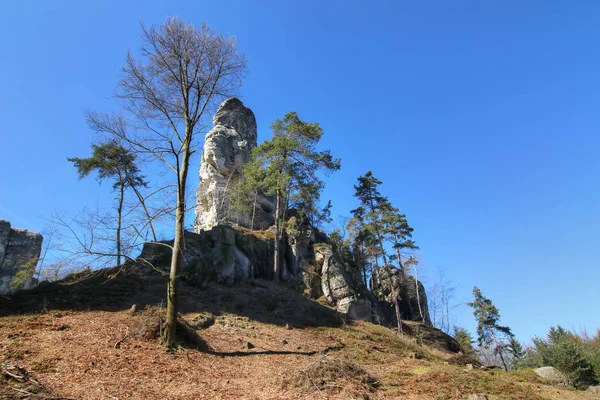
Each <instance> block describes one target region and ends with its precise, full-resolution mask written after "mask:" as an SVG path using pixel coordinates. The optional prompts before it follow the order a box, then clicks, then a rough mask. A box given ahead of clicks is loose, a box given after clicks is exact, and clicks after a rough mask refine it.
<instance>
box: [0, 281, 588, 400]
mask: <svg viewBox="0 0 600 400" xmlns="http://www.w3.org/2000/svg"><path fill="white" fill-rule="evenodd" d="M157 287H158V286H157ZM160 288H161V292H162V288H163V286H162V285H160ZM146 289H147V290H148V287H146ZM103 290H104V289H103ZM107 290H108V292H110V290H109V289H107ZM82 291H83V292H85V290H83V289H82V290H80V292H79V293H80V294H81V292H82ZM46 294H47V293H46ZM136 296H137V297H136ZM145 296H146V297H144V298H145V299H146V300H148V299H153V301H154V302H155V303H156V300H157V298H155V297H152V296H148V292H146V293H145ZM295 296H296V294H292V293H291V292H290V291H289V290H288V289H286V288H281V287H274V286H272V284H271V283H269V282H267V283H258V284H257V283H254V284H247V285H243V286H241V287H233V288H224V287H220V286H215V287H211V288H208V289H206V290H202V291H199V290H198V289H195V288H184V290H183V293H182V297H185V299H186V301H185V302H183V303H184V304H182V310H183V311H184V314H183V317H184V318H185V319H186V320H187V321H188V322H189V323H190V326H193V327H195V328H194V329H197V334H198V335H199V336H200V337H201V338H202V341H203V342H204V345H202V346H198V343H194V342H188V343H187V344H186V342H185V341H183V339H182V343H183V346H182V347H181V348H180V349H178V350H177V351H174V352H171V353H168V352H165V350H164V349H163V348H162V346H161V345H160V343H159V339H158V335H159V333H160V332H158V331H157V329H160V328H159V327H160V325H159V323H158V320H157V318H158V317H157V315H159V314H160V308H159V304H150V303H146V304H142V303H140V302H139V300H143V298H142V297H140V293H137V294H136V295H135V296H133V295H131V293H128V294H127V296H125V297H123V298H122V299H121V300H122V301H121V303H119V304H120V305H118V304H117V302H113V303H114V304H113V305H112V306H111V309H110V310H106V309H102V308H107V307H100V306H99V305H100V304H96V305H95V306H91V305H90V306H89V310H82V309H81V308H82V306H83V303H80V304H78V306H77V307H76V308H79V310H69V309H68V308H69V307H68V305H67V304H64V305H63V306H61V307H54V308H52V307H48V303H49V301H47V300H46V301H42V300H41V299H39V301H40V302H41V303H40V304H43V305H44V308H43V309H42V310H41V312H40V311H38V312H31V309H30V307H29V306H31V305H32V304H34V302H33V300H31V299H30V300H29V301H28V302H27V304H28V306H27V307H28V308H27V313H26V314H20V313H18V312H16V311H13V312H10V311H9V310H7V309H6V308H5V309H4V310H2V311H1V313H2V314H3V315H4V316H3V317H0V398H2V399H90V400H92V399H119V400H120V399H144V400H151V399H460V398H465V399H466V398H467V397H468V395H470V394H475V393H483V394H486V395H488V398H489V399H490V400H495V399H524V400H525V399H531V400H537V399H556V400H558V399H561V400H571V399H594V398H598V395H592V394H591V393H583V392H576V391H574V390H569V389H559V388H554V387H552V386H548V385H546V384H543V383H542V382H541V381H539V380H538V378H536V377H535V376H534V374H533V373H532V372H508V373H507V372H503V371H498V370H493V371H481V370H477V369H475V370H467V369H466V368H465V367H464V366H458V365H450V364H449V363H448V362H447V361H446V360H447V358H448V357H449V356H450V355H449V354H446V353H443V352H441V351H438V350H432V349H428V348H425V347H421V346H418V345H417V344H416V341H415V340H414V339H412V338H408V337H399V336H397V335H395V334H394V333H393V331H392V330H390V329H388V328H384V327H380V326H376V325H372V324H368V323H363V322H354V323H352V322H349V321H346V320H345V319H343V318H341V317H340V316H339V314H337V313H336V312H335V311H334V310H332V309H330V308H328V307H326V306H324V305H323V304H320V303H319V302H316V301H312V300H308V299H305V298H303V297H302V296H301V295H298V296H299V297H295ZM84 297H85V296H84ZM158 297H160V296H158ZM134 300H136V301H138V302H136V303H135V304H137V308H138V311H137V312H135V313H131V311H130V307H131V305H132V304H134V303H133V301H134ZM11 301H12V300H11ZM55 303H56V304H62V302H61V301H56V302H55ZM0 305H2V306H6V305H9V306H10V305H11V303H10V302H4V303H1V304H0ZM15 307H16V306H15ZM48 308H50V309H48ZM119 308H120V309H119ZM157 310H158V312H157ZM594 396H595V397H594Z"/></svg>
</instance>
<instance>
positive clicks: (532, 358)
mask: <svg viewBox="0 0 600 400" xmlns="http://www.w3.org/2000/svg"><path fill="white" fill-rule="evenodd" d="M520 366H522V367H543V366H551V367H554V368H556V369H558V370H559V371H561V372H562V373H564V374H565V375H566V376H567V378H568V379H569V381H570V383H571V384H572V385H573V386H575V387H576V388H578V389H585V388H586V387H587V386H590V385H594V384H597V383H598V375H597V374H596V372H595V371H594V367H593V360H590V358H589V357H586V354H585V348H584V346H583V343H582V342H581V340H580V339H579V338H578V337H577V336H576V335H574V334H573V333H571V332H569V331H567V330H566V329H564V328H562V327H561V326H557V327H551V328H550V330H549V332H548V335H547V336H546V338H545V339H543V338H539V337H536V338H534V339H533V348H532V349H530V350H528V354H527V356H526V357H525V358H524V360H523V361H522V362H521V363H520Z"/></svg>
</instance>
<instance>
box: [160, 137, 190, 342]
mask: <svg viewBox="0 0 600 400" xmlns="http://www.w3.org/2000/svg"><path fill="white" fill-rule="evenodd" d="M191 136H192V135H191V131H190V129H186V135H185V140H184V143H183V146H182V153H183V160H182V162H181V168H180V170H179V171H178V174H177V208H176V209H175V239H174V240H173V254H172V256H171V271H170V274H169V284H168V286H167V317H166V324H165V330H164V332H163V343H164V345H165V347H166V348H167V349H172V348H174V347H175V346H176V340H175V328H176V326H177V300H178V299H177V298H178V295H179V292H178V290H177V289H178V283H179V267H180V265H181V261H182V257H181V255H182V250H183V246H184V232H185V231H184V227H185V188H186V182H187V173H188V165H189V159H190V153H191V152H190V142H191Z"/></svg>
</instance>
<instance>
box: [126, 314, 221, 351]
mask: <svg viewBox="0 0 600 400" xmlns="http://www.w3.org/2000/svg"><path fill="white" fill-rule="evenodd" d="M165 316H166V310H165V308H164V307H160V306H149V307H146V309H145V310H144V311H142V312H141V313H139V315H136V316H135V317H134V318H135V319H134V321H133V323H132V324H131V325H130V326H129V336H130V337H132V338H134V339H141V340H145V341H155V340H161V333H162V331H163V329H164V324H165ZM177 341H178V342H179V344H181V345H183V346H186V347H191V348H195V349H198V350H202V351H210V350H211V349H210V347H209V346H208V344H207V343H206V342H205V341H204V339H202V337H201V336H200V335H199V334H198V332H197V331H196V329H195V327H194V326H192V325H191V324H190V323H189V322H188V321H186V320H185V319H184V318H183V317H181V315H179V316H178V318H177Z"/></svg>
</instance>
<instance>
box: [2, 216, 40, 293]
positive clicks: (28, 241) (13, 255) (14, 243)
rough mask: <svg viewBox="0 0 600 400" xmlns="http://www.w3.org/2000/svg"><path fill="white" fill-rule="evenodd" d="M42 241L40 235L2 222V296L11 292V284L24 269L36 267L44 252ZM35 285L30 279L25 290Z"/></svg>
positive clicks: (24, 285) (25, 283)
mask: <svg viewBox="0 0 600 400" xmlns="http://www.w3.org/2000/svg"><path fill="white" fill-rule="evenodd" d="M42 241H43V237H42V235H40V234H39V233H36V232H30V231H28V230H26V229H18V228H12V227H11V225H10V222H8V221H3V220H0V294H4V293H8V292H9V291H10V282H11V281H13V280H14V279H15V277H16V274H17V272H18V271H19V270H20V269H21V268H22V267H24V266H26V265H30V266H31V264H32V263H33V267H35V265H36V264H37V260H38V258H39V257H40V254H41V252H42ZM35 284H36V282H35V280H34V279H33V278H28V279H26V280H25V281H24V282H23V288H24V289H29V288H30V287H32V286H34V285H35Z"/></svg>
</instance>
